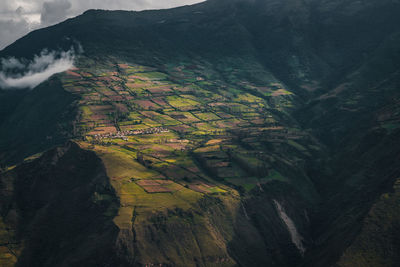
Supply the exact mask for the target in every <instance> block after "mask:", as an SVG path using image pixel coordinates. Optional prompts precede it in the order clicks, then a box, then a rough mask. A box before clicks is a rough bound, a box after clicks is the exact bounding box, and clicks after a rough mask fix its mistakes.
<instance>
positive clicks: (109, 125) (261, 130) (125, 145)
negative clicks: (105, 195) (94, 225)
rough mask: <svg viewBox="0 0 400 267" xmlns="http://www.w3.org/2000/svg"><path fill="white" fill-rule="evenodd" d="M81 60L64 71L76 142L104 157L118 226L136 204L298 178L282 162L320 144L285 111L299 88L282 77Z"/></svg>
mask: <svg viewBox="0 0 400 267" xmlns="http://www.w3.org/2000/svg"><path fill="white" fill-rule="evenodd" d="M81 65H82V66H78V67H77V68H75V69H74V70H72V71H69V72H67V73H65V74H64V75H63V76H62V81H63V85H64V88H65V89H66V90H68V91H69V92H72V93H73V94H76V95H79V96H80V99H81V100H80V102H79V108H80V112H79V118H78V121H77V122H76V127H75V135H76V142H77V143H79V144H80V146H81V147H83V148H85V149H89V150H93V151H95V152H96V153H97V154H98V155H99V156H100V157H101V158H102V159H103V162H104V164H105V166H106V169H107V173H108V175H109V177H110V178H111V183H112V185H113V186H114V188H115V189H116V191H117V193H118V195H119V196H120V200H121V203H122V207H123V208H122V209H121V210H120V214H119V215H118V216H117V217H116V218H115V221H116V223H117V224H120V226H121V227H122V228H124V227H127V228H129V227H130V225H129V223H128V224H127V225H122V224H126V222H131V217H132V216H133V215H132V214H133V213H135V214H150V213H151V212H153V211H155V210H162V209H164V208H171V207H176V206H178V207H186V208H189V206H190V205H191V204H194V203H195V202H196V201H198V199H200V198H201V196H202V195H204V194H215V195H220V196H221V197H223V196H224V195H227V194H228V195H229V194H235V193H234V191H235V190H238V191H239V192H241V193H245V192H247V191H250V190H255V189H257V188H261V186H260V185H261V184H263V183H268V182H271V181H273V180H279V181H284V182H290V183H294V184H296V183H299V184H301V183H302V181H301V179H298V178H297V177H295V176H293V175H292V174H291V173H286V172H285V169H286V168H291V169H293V168H296V166H297V165H299V164H301V161H302V160H303V159H304V158H305V157H311V156H312V153H315V149H314V150H313V149H311V147H312V146H313V144H312V142H311V143H310V140H309V137H308V134H307V133H304V132H302V131H301V130H300V129H298V128H296V125H292V122H286V121H285V120H284V119H282V118H284V112H285V109H288V108H290V106H291V101H292V100H293V98H294V97H295V96H294V94H293V93H291V92H289V91H287V90H286V89H285V88H283V86H282V85H280V84H275V83H272V84H270V85H269V86H267V85H266V86H256V85H251V84H248V83H246V84H244V83H237V84H235V85H233V84H227V83H225V82H224V81H223V80H222V79H221V80H220V79H216V78H215V77H214V78H213V79H212V80H208V79H207V77H208V76H209V75H210V73H208V72H207V71H205V70H206V68H203V67H200V66H197V67H196V68H195V67H193V66H191V67H187V66H185V65H182V66H173V65H168V66H161V67H160V68H159V69H157V68H154V67H148V66H140V65H134V64H129V63H111V62H107V63H98V64H97V66H98V68H97V69H92V68H90V67H89V66H85V64H84V63H81ZM214 75H215V74H214ZM252 92H253V94H252ZM280 114H282V116H281V115H280ZM307 144H309V145H310V147H308V146H307ZM317 146H318V144H314V147H317ZM266 151H267V152H266ZM282 155H284V156H285V157H282ZM160 205H161V206H160ZM139 220H140V216H139Z"/></svg>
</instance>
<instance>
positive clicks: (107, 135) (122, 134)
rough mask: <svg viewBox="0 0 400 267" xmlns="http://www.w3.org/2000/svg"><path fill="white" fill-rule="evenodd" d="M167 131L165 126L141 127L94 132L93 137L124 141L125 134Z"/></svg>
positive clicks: (126, 138)
mask: <svg viewBox="0 0 400 267" xmlns="http://www.w3.org/2000/svg"><path fill="white" fill-rule="evenodd" d="M167 132H169V130H168V129H166V128H163V127H155V128H148V129H141V130H129V131H118V132H116V133H105V134H95V135H94V138H95V139H98V140H101V139H104V138H111V139H117V138H119V139H122V140H124V141H128V137H127V136H131V135H140V134H157V133H167Z"/></svg>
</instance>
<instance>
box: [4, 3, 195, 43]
mask: <svg viewBox="0 0 400 267" xmlns="http://www.w3.org/2000/svg"><path fill="white" fill-rule="evenodd" d="M198 2H202V0H0V50H1V49H3V48H4V47H6V46H7V45H9V44H11V43H12V42H14V41H15V40H17V39H18V38H20V37H22V36H23V35H25V34H27V33H28V32H30V31H32V30H35V29H38V28H41V27H46V26H49V25H52V24H55V23H58V22H61V21H63V20H65V19H66V18H69V17H74V16H76V15H79V14H81V13H82V12H84V11H85V10H88V9H109V10H115V9H122V10H144V9H160V8H170V7H176V6H182V5H188V4H194V3H198Z"/></svg>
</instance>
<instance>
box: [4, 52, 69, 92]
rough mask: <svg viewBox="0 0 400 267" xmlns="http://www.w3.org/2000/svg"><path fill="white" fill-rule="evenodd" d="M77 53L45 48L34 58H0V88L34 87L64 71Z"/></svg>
mask: <svg viewBox="0 0 400 267" xmlns="http://www.w3.org/2000/svg"><path fill="white" fill-rule="evenodd" d="M75 56H76V53H75V50H74V49H73V48H71V49H70V50H69V51H48V50H47V49H45V50H43V51H42V52H41V53H40V54H39V55H35V57H34V58H33V60H26V59H17V58H14V57H11V58H7V59H4V58H3V59H0V62H1V71H0V88H2V89H26V88H29V89H33V88H35V87H36V86H38V85H39V84H41V83H42V82H44V81H46V80H47V79H48V78H50V77H51V76H52V75H54V74H56V73H60V72H64V71H66V70H68V69H70V68H72V67H73V65H74V59H75Z"/></svg>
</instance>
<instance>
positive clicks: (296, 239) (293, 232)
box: [273, 199, 306, 255]
mask: <svg viewBox="0 0 400 267" xmlns="http://www.w3.org/2000/svg"><path fill="white" fill-rule="evenodd" d="M273 201H274V203H275V206H276V210H277V211H278V214H279V217H281V219H282V221H283V222H284V223H285V225H286V227H287V229H288V231H289V233H290V237H291V239H292V243H293V244H295V245H296V247H297V249H298V250H299V251H300V253H301V254H302V255H304V252H305V251H306V248H305V247H304V245H303V237H302V236H301V235H300V234H299V232H298V231H297V228H296V225H295V224H294V222H293V221H292V219H290V217H289V216H288V215H287V214H286V212H285V210H284V208H283V207H282V206H281V204H280V203H279V202H278V201H277V200H275V199H274V200H273Z"/></svg>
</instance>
